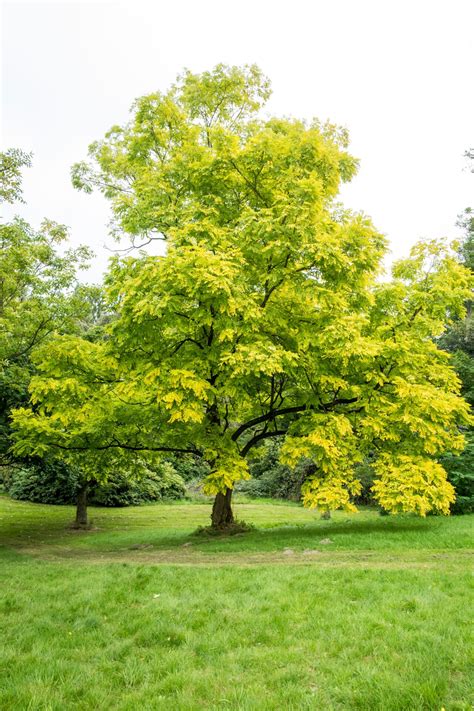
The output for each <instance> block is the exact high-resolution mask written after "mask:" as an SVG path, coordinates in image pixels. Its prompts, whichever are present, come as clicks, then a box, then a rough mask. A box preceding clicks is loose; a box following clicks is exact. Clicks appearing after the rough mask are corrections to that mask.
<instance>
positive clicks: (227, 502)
mask: <svg viewBox="0 0 474 711" xmlns="http://www.w3.org/2000/svg"><path fill="white" fill-rule="evenodd" d="M231 501H232V489H226V492H225V494H216V498H215V499H214V504H213V506H212V514H211V521H212V528H226V527H227V526H230V525H231V524H233V523H234V514H233V511H232V506H231Z"/></svg>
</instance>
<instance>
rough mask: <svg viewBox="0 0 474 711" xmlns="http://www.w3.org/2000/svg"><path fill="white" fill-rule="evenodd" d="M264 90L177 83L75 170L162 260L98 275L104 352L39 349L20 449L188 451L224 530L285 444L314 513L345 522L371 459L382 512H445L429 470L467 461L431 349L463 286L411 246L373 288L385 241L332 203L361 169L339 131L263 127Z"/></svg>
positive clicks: (245, 73) (80, 345)
mask: <svg viewBox="0 0 474 711" xmlns="http://www.w3.org/2000/svg"><path fill="white" fill-rule="evenodd" d="M268 95H269V84H268V81H267V80H266V79H265V78H264V77H263V76H262V75H261V73H260V71H259V70H258V69H257V68H256V67H248V68H244V69H238V68H228V67H224V66H222V65H220V66H218V67H216V69H214V70H213V71H212V72H205V73H204V74H201V75H194V74H191V73H190V72H187V73H185V74H184V76H183V77H181V78H180V79H179V80H178V83H177V84H176V85H175V86H173V87H172V88H171V90H170V91H169V92H168V93H166V94H158V93H157V94H151V95H148V96H145V97H143V98H141V99H139V100H138V101H137V102H136V103H135V105H134V112H133V116H132V119H131V121H130V123H128V124H127V125H126V126H124V127H117V126H115V127H113V128H112V129H111V130H110V131H109V133H108V134H107V135H106V137H105V139H104V140H103V141H101V142H98V143H95V144H93V145H92V146H91V148H90V156H91V162H90V163H89V164H87V163H81V164H79V165H77V166H76V167H75V169H74V171H73V180H74V183H75V185H76V186H78V187H82V188H83V189H85V190H86V191H90V190H92V189H93V188H94V187H97V188H98V189H100V190H101V191H102V192H103V193H104V194H105V195H106V197H107V198H108V199H109V200H110V201H111V205H112V210H113V214H114V219H115V226H114V229H115V230H116V232H117V233H121V232H126V233H128V234H129V235H130V238H131V241H132V243H133V244H142V245H143V244H145V243H146V242H149V241H151V240H154V239H161V240H165V241H166V248H167V251H166V255H165V256H163V257H150V256H147V255H145V254H141V255H140V256H137V257H132V256H128V257H125V258H116V259H115V260H114V261H113V263H112V266H111V269H110V272H109V274H108V276H107V278H106V285H107V294H108V299H109V304H110V307H111V308H112V309H113V310H114V311H115V312H116V318H115V319H114V320H113V321H112V322H111V323H110V324H109V326H108V327H107V329H108V330H107V333H108V337H107V338H106V339H105V340H104V341H103V342H101V343H94V344H92V343H86V342H85V341H83V340H81V339H71V338H67V337H64V338H61V339H58V340H56V341H55V343H54V344H53V345H52V346H49V347H48V349H47V351H46V350H43V352H42V353H41V354H39V355H38V360H37V367H38V370H39V375H38V377H36V378H35V379H34V380H33V382H32V385H31V391H32V397H33V402H34V403H35V405H36V410H34V409H31V408H29V409H28V408H26V409H25V408H24V409H20V410H18V411H17V412H16V413H15V416H14V421H15V427H16V431H17V435H16V436H17V451H19V452H23V451H29V452H37V453H42V452H45V451H50V450H53V449H54V450H55V451H61V452H63V456H65V457H80V456H82V454H83V453H90V452H93V453H94V456H97V457H107V456H109V454H110V453H114V456H116V457H120V456H125V455H126V454H130V453H138V454H141V453H143V452H147V453H148V455H146V456H151V455H152V454H156V455H157V456H160V454H161V455H163V453H166V452H169V451H185V452H190V453H196V454H200V455H202V456H203V458H204V459H205V460H206V461H207V462H208V463H209V465H210V473H209V474H208V475H207V477H206V478H205V482H204V486H205V491H207V492H208V493H212V494H214V495H215V500H214V505H213V510H212V524H213V526H214V527H225V526H228V525H231V524H232V522H233V512H232V508H231V496H232V490H233V487H234V484H235V482H237V481H239V480H241V479H245V478H247V477H248V468H247V463H246V460H245V457H246V455H247V453H248V452H249V451H250V449H251V448H252V447H254V446H256V445H258V444H259V443H261V442H262V441H263V440H265V439H266V438H268V437H281V438H283V440H284V441H283V444H282V447H281V457H282V460H283V461H284V462H286V463H288V464H290V465H294V464H296V463H297V462H298V461H299V460H300V459H302V458H303V457H306V458H309V459H311V460H313V461H314V462H315V463H316V466H314V467H313V468H310V469H309V473H308V477H307V479H306V481H305V482H304V484H303V488H302V493H303V502H304V503H305V505H307V506H311V507H318V508H319V509H321V510H322V511H325V510H330V509H335V508H339V507H343V508H346V509H353V508H354V507H353V504H352V498H353V497H354V496H355V495H357V493H358V492H359V491H360V482H359V481H358V480H357V476H356V474H355V470H354V466H355V464H357V462H359V461H360V460H361V459H362V458H363V456H364V455H365V454H366V453H367V452H372V453H375V456H376V464H375V468H376V471H377V474H378V477H377V479H376V482H375V485H374V491H375V495H376V497H377V498H378V499H379V500H380V501H381V503H382V504H383V506H384V508H385V509H387V510H390V511H392V512H396V511H414V512H416V513H419V514H421V515H425V514H426V513H427V512H429V511H441V512H443V513H448V511H449V505H450V503H451V502H452V500H453V498H454V497H453V489H452V487H451V485H450V484H449V483H447V481H446V476H445V472H444V470H443V468H442V467H441V465H439V464H438V463H437V461H436V457H438V455H439V454H440V453H442V452H443V451H445V450H448V449H449V450H456V449H461V448H462V446H463V437H462V435H461V434H460V432H459V427H458V425H459V424H462V423H467V422H469V421H470V416H469V412H468V406H467V404H466V403H465V402H464V401H463V400H462V399H461V398H460V396H459V381H458V379H457V377H456V375H455V373H454V371H453V370H452V368H451V367H450V364H449V356H448V355H447V354H446V353H445V352H442V351H441V350H439V349H438V348H437V347H436V345H435V344H434V343H433V336H434V335H439V334H440V333H441V332H442V330H443V328H444V324H445V323H446V322H449V321H450V320H451V319H453V318H455V317H456V315H461V314H462V313H463V302H464V300H465V299H466V298H467V295H468V293H469V285H470V278H469V274H468V272H467V271H466V270H465V269H464V268H463V267H462V266H461V265H460V264H459V262H458V261H457V260H456V258H455V256H454V255H453V254H452V253H451V252H450V251H449V249H447V248H444V247H443V246H442V245H440V244H438V243H435V242H426V243H421V244H419V245H417V246H416V247H415V248H414V249H413V250H412V253H411V256H410V257H409V258H408V259H406V260H403V261H401V262H399V263H398V264H396V265H395V267H394V269H393V278H392V280H391V281H389V282H384V281H381V280H380V276H381V272H382V266H381V264H382V261H381V260H382V258H383V256H384V253H385V250H386V241H385V239H384V237H383V236H381V235H380V234H379V233H378V232H377V231H376V230H375V229H374V227H373V226H372V224H371V222H370V220H369V219H368V218H367V217H365V216H364V215H361V214H354V213H351V212H350V211H348V210H345V209H343V207H342V206H341V205H340V204H339V203H338V202H337V195H338V190H339V186H340V183H341V181H347V180H350V179H351V178H352V177H353V175H354V174H355V172H356V167H357V162H356V161H355V160H354V159H353V158H352V157H351V156H350V155H349V154H348V152H347V142H348V138H347V135H346V132H345V131H344V130H341V129H338V128H337V127H335V126H333V125H330V124H321V123H319V122H318V121H313V122H311V123H309V124H308V123H305V122H304V121H299V120H296V119H280V118H269V119H266V120H263V119H260V118H258V110H259V109H260V107H261V106H262V104H263V103H264V101H265V100H266V99H267V98H268ZM104 461H105V460H104Z"/></svg>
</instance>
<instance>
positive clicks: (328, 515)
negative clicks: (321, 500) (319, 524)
mask: <svg viewBox="0 0 474 711" xmlns="http://www.w3.org/2000/svg"><path fill="white" fill-rule="evenodd" d="M321 518H322V519H323V521H329V519H330V518H331V512H330V511H323V513H322V514H321Z"/></svg>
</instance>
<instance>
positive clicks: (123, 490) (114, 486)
mask: <svg viewBox="0 0 474 711" xmlns="http://www.w3.org/2000/svg"><path fill="white" fill-rule="evenodd" d="M185 493H186V485H185V483H184V480H183V478H182V477H181V476H180V475H179V474H178V473H177V472H176V471H175V469H174V468H173V467H172V466H171V464H169V462H164V463H163V464H161V465H160V466H159V467H157V468H156V470H151V469H148V470H147V472H146V473H145V474H144V475H143V476H141V477H140V478H138V479H132V480H130V479H129V478H128V477H127V475H126V474H120V473H117V474H115V475H114V477H113V478H111V479H109V481H107V483H105V484H101V485H100V486H97V487H95V489H94V490H93V492H92V493H91V495H90V496H89V501H90V503H91V504H98V505H99V506H138V505H139V504H146V503H152V502H154V501H160V500H161V499H168V500H169V499H182V498H183V496H184V495H185Z"/></svg>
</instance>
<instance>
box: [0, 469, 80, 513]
mask: <svg viewBox="0 0 474 711" xmlns="http://www.w3.org/2000/svg"><path fill="white" fill-rule="evenodd" d="M78 484H79V472H78V471H76V470H74V469H72V468H71V467H68V466H67V465H66V464H63V463H62V462H58V461H54V460H51V461H41V460H39V461H32V462H28V463H26V464H24V465H23V466H22V467H21V468H12V469H10V470H9V471H8V473H7V475H6V476H4V486H5V489H6V490H7V492H8V494H9V495H10V496H11V497H12V499H19V500H21V501H33V502H34V503H39V504H71V503H74V501H75V498H76V491H77V487H78Z"/></svg>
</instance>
